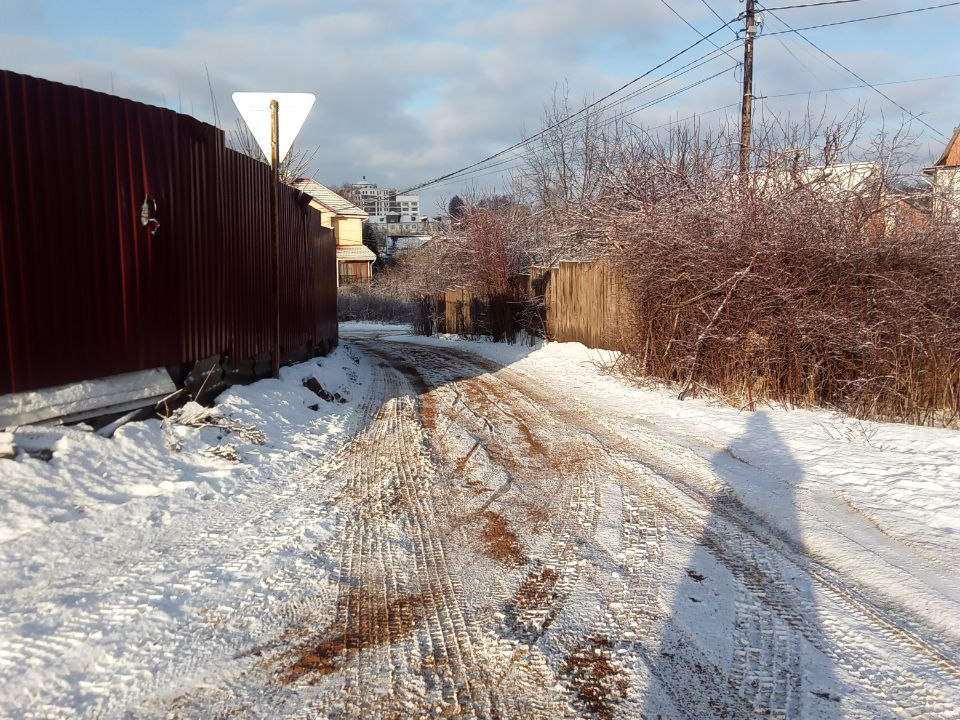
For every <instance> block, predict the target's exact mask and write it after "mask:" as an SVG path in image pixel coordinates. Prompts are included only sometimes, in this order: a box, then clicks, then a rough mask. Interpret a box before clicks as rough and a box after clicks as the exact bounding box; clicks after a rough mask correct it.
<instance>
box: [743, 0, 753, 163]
mask: <svg viewBox="0 0 960 720" xmlns="http://www.w3.org/2000/svg"><path fill="white" fill-rule="evenodd" d="M746 2H747V9H746V12H745V13H744V23H745V25H744V26H745V28H746V35H745V36H744V39H743V104H742V105H741V108H740V174H741V175H742V176H746V174H747V172H749V170H750V131H751V128H752V125H753V37H754V35H756V34H757V20H756V10H755V7H754V0H746Z"/></svg>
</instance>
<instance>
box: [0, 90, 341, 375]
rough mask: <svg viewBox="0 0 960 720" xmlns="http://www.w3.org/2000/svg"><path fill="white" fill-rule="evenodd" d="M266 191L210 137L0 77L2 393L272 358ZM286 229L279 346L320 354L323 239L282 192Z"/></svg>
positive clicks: (263, 175)
mask: <svg viewBox="0 0 960 720" xmlns="http://www.w3.org/2000/svg"><path fill="white" fill-rule="evenodd" d="M269 188H270V170H269V168H268V167H267V166H266V165H265V164H263V163H261V162H258V161H256V160H253V159H251V158H248V157H246V156H243V155H241V154H240V153H236V152H234V151H232V150H229V149H227V148H225V147H224V136H223V132H222V131H221V130H219V129H217V128H215V127H213V126H211V125H207V124H205V123H201V122H199V121H198V120H196V119H194V118H191V117H188V116H185V115H181V114H178V113H175V112H172V111H170V110H165V109H162V108H157V107H152V106H148V105H144V104H142V103H137V102H133V101H130V100H124V99H122V98H118V97H114V96H111V95H107V94H104V93H98V92H94V91H91V90H84V89H81V88H76V87H71V86H67V85H62V84H60V83H54V82H50V81H47V80H41V79H37V78H32V77H29V76H25V75H20V74H17V73H12V72H8V71H0V282H2V287H0V308H2V313H0V341H2V343H3V349H2V353H0V394H4V393H8V392H19V391H24V390H31V389H36V388H42V387H48V386H51V385H58V384H63V383H67V382H73V381H77V380H82V379H87V378H92V377H101V376H105V375H112V374H116V373H121V372H128V371H132V370H139V369H144V368H148V367H158V366H168V365H176V364H180V363H185V362H189V361H192V360H195V359H198V358H202V357H208V356H210V355H214V354H218V353H225V354H229V355H231V357H234V358H241V357H253V356H257V355H262V354H264V353H267V352H269V351H270V349H271V347H272V345H271V337H272V335H271V332H272V312H271V311H272V297H273V295H272V288H273V285H272V274H271V267H272V260H271V258H272V254H271V251H270V205H269ZM147 196H149V197H151V198H153V199H154V200H155V202H156V206H157V219H158V221H159V228H158V229H157V231H156V233H152V232H151V230H150V228H148V227H144V226H143V225H142V223H141V219H140V215H141V206H142V204H143V202H144V199H145V198H146V197H147ZM279 216H280V229H281V247H280V258H281V348H282V350H283V351H284V352H285V353H287V354H295V353H298V352H299V353H302V352H303V350H304V348H307V349H310V348H313V349H317V348H322V347H329V346H331V345H332V344H334V343H335V342H336V338H337V326H336V284H335V283H336V281H335V273H336V258H335V255H336V250H335V244H334V240H333V235H332V231H330V230H329V229H327V228H323V227H322V226H321V225H320V215H319V213H317V212H316V211H314V210H312V209H310V208H309V207H308V205H307V202H306V201H305V199H304V198H303V196H302V195H301V194H300V193H299V192H298V191H296V190H294V189H293V188H288V187H286V186H284V187H282V188H281V189H280V204H279Z"/></svg>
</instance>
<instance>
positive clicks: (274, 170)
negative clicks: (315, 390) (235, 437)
mask: <svg viewBox="0 0 960 720" xmlns="http://www.w3.org/2000/svg"><path fill="white" fill-rule="evenodd" d="M279 115H280V103H278V102H277V101H276V100H271V101H270V185H271V187H270V232H271V234H272V235H273V321H274V326H273V376H274V377H275V378H278V377H280V225H279V216H280V212H279V209H278V208H277V205H278V204H279V200H280V198H279V197H278V196H277V190H278V188H279V187H280V119H279Z"/></svg>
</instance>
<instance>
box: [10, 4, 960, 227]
mask: <svg viewBox="0 0 960 720" xmlns="http://www.w3.org/2000/svg"><path fill="white" fill-rule="evenodd" d="M814 1H816V0H814ZM944 1H947V0H911V1H910V2H906V1H904V0H857V1H855V2H849V3H844V4H837V5H829V6H825V7H819V8H798V9H790V10H780V11H777V12H776V15H777V16H779V18H781V19H783V20H785V21H786V22H788V23H789V24H790V25H792V26H793V27H795V28H799V27H805V26H808V25H815V24H820V23H825V22H834V21H838V20H845V19H851V18H859V17H864V16H867V15H876V14H881V13H887V12H895V11H899V10H904V9H908V8H917V7H923V6H925V5H933V4H939V3H940V2H944ZM802 2H804V0H768V1H767V2H765V3H764V4H765V5H767V6H768V7H771V8H775V7H779V6H782V5H790V4H798V3H802ZM669 3H670V6H672V7H673V9H674V10H676V12H677V13H679V14H680V15H681V16H682V17H683V18H684V19H685V20H686V21H687V22H689V23H690V24H692V25H693V26H694V27H695V28H698V29H699V30H700V31H701V32H703V33H709V32H711V31H713V30H715V29H718V28H719V27H720V26H721V24H722V23H721V22H720V20H718V19H717V17H716V16H715V15H714V14H713V12H714V11H715V12H716V14H717V15H719V16H720V17H722V18H723V20H724V21H726V20H731V19H733V18H735V17H737V15H738V14H739V13H740V12H742V9H743V5H742V3H741V2H739V1H738V0H669ZM711 8H712V9H711ZM763 19H764V21H763V27H762V31H761V35H760V37H759V38H758V40H757V43H756V55H755V76H754V77H755V81H754V82H755V93H756V94H757V95H758V96H764V95H765V96H767V97H766V98H765V99H762V100H760V101H758V107H757V112H758V114H764V113H777V114H779V115H781V116H786V115H788V114H789V115H790V116H791V117H799V116H801V115H803V114H804V112H805V111H806V108H807V107H808V104H809V107H811V108H812V109H813V110H814V111H815V112H816V113H817V114H819V113H821V112H825V113H826V114H827V115H828V116H830V117H833V116H840V115H843V114H844V113H846V112H848V111H849V110H850V109H851V108H855V107H858V106H862V107H863V108H864V111H865V112H866V113H867V114H868V115H869V117H870V119H871V123H872V126H873V127H880V126H881V125H882V126H884V127H895V126H899V124H900V121H901V119H902V118H903V117H904V113H903V111H902V110H900V109H899V108H898V107H896V105H894V104H892V103H890V102H889V101H887V100H885V99H883V98H881V97H880V96H879V95H878V94H877V93H875V92H874V91H873V90H871V89H869V88H859V89H853V90H846V91H842V92H830V93H812V94H808V93H809V91H814V90H824V89H831V88H840V87H847V86H851V85H859V84H860V82H859V81H858V80H857V79H856V78H854V77H853V76H851V75H850V74H849V73H848V72H847V71H845V70H843V69H841V68H839V67H838V66H837V65H835V64H834V63H832V62H831V61H830V60H829V59H827V58H826V57H825V56H823V55H822V54H820V53H819V52H818V51H817V50H815V49H813V48H812V47H810V46H809V45H807V44H806V43H805V42H804V41H803V40H802V39H800V38H799V37H797V36H796V35H793V34H784V35H772V34H771V33H772V32H774V31H777V30H782V29H784V26H783V25H780V24H779V21H778V20H777V19H776V18H775V17H773V16H772V15H771V14H770V13H767V14H764V16H763ZM737 26H738V24H734V25H733V26H731V27H732V28H733V29H722V30H721V31H720V32H718V33H717V34H716V35H713V36H711V40H713V41H715V42H716V43H717V44H718V45H723V44H724V43H727V42H733V41H734V40H735V34H734V30H735V29H736V27H737ZM958 29H960V6H954V7H949V8H943V9H939V10H933V11H930V12H922V13H916V14H911V15H903V16H899V17H895V18H887V19H882V20H874V21H869V22H860V23H854V24H848V25H840V26H836V27H830V28H820V29H816V30H810V31H807V32H805V33H804V34H805V35H806V36H807V37H808V38H810V39H811V40H813V41H814V42H815V43H816V44H817V45H819V46H820V47H821V48H823V49H824V50H826V51H827V52H828V53H830V54H831V55H833V56H834V57H835V58H837V59H838V60H839V61H840V62H842V63H843V64H844V65H847V66H848V67H849V68H850V69H851V70H853V71H854V72H856V73H857V74H859V75H860V76H861V77H863V78H864V79H866V80H868V81H869V82H871V83H884V82H894V81H901V80H915V79H917V78H930V77H935V76H943V75H950V74H958V75H960V43H957V42H956V34H957V30H958ZM699 38H700V36H699V35H698V34H697V33H696V31H695V30H694V29H691V28H690V27H689V26H687V25H686V24H684V22H683V21H682V20H681V19H680V18H678V17H677V15H676V14H674V13H673V12H671V10H670V9H669V8H668V7H667V6H666V4H665V3H664V2H663V0H633V1H629V0H514V1H513V2H508V1H493V2H482V1H481V2H477V1H476V0H474V1H473V2H466V0H443V1H441V0H407V2H402V3H401V2H387V0H356V1H354V2H338V1H337V0H309V1H307V0H233V1H230V0H168V1H166V2H161V1H159V0H154V1H153V2H137V1H136V0H100V1H99V2H83V1H81V0H74V1H71V2H67V1H64V0H0V67H2V68H4V69H8V70H14V71H16V72H21V73H26V74H29V75H34V76H38V77H44V78H49V79H52V80H58V81H61V82H65V83H69V84H73V85H82V86H83V87H87V88H92V89H95V90H100V91H104V92H110V93H113V94H116V95H120V96H122V97H127V98H131V99H135V100H139V101H142V102H147V103H150V104H154V105H159V106H163V107H167V108H170V109H173V110H177V111H179V112H184V113H187V114H190V115H193V116H195V117H197V118H199V119H200V120H203V121H206V122H215V121H216V120H217V117H216V116H215V114H214V112H213V103H212V101H211V87H212V89H213V93H214V95H215V97H216V102H217V105H218V107H219V123H220V125H221V127H224V128H225V129H227V130H229V129H230V128H232V127H233V126H234V122H235V118H236V116H237V114H236V111H235V109H234V108H233V104H232V102H231V99H230V96H231V93H232V92H234V91H237V90H251V91H261V90H275V91H288V92H313V93H315V94H316V95H317V104H316V105H315V107H314V110H313V112H312V114H311V116H310V117H309V118H308V120H307V122H306V124H305V125H304V127H303V130H302V131H301V134H300V136H299V137H298V139H297V145H296V146H297V147H301V148H308V149H311V151H312V150H313V149H316V156H315V160H314V164H315V167H314V177H315V178H316V179H318V180H320V181H321V182H324V183H327V184H340V183H342V182H348V181H356V180H359V179H360V178H361V177H363V176H365V177H366V178H367V180H369V181H371V182H376V183H378V184H380V186H382V187H384V186H386V187H397V188H398V189H404V188H406V187H410V186H413V185H416V184H419V183H420V182H423V181H425V180H429V179H432V178H434V177H437V176H440V175H442V174H445V173H446V172H449V171H451V170H455V169H458V168H460V167H462V166H464V165H468V164H470V163H472V162H475V161H477V160H479V159H481V158H483V157H485V156H487V155H489V154H491V153H493V152H496V151H498V150H500V149H502V148H504V147H507V146H509V145H511V144H513V143H514V142H516V141H517V140H519V139H521V138H522V137H524V136H525V135H529V134H531V133H533V132H536V130H537V129H538V128H539V127H540V122H541V118H542V113H543V108H544V105H545V103H547V102H548V101H549V100H550V98H551V96H552V95H553V94H554V92H555V91H556V90H557V88H567V92H568V93H569V96H570V98H571V100H572V101H574V102H579V101H581V100H583V99H584V98H587V99H595V98H598V97H600V96H602V95H605V94H606V93H607V92H609V91H610V90H613V89H614V88H616V87H618V86H620V85H622V84H623V83H625V82H627V81H629V80H630V79H632V78H634V77H636V76H638V75H640V74H642V73H644V72H646V71H647V70H649V69H650V68H651V67H653V66H655V65H657V64H658V63H660V62H662V61H663V60H665V59H666V58H668V57H670V56H671V55H673V54H674V53H675V52H677V51H679V50H681V49H683V48H684V47H686V46H688V45H690V44H691V43H693V42H695V41H696V40H698V39H699ZM711 50H713V48H712V47H711V46H710V45H708V44H707V43H706V42H702V43H701V44H700V45H698V46H697V47H696V48H694V49H693V50H691V51H689V52H688V53H686V54H685V55H683V56H681V57H680V58H678V59H677V60H675V61H673V63H671V64H670V65H668V66H666V67H665V68H664V70H663V71H666V70H668V69H670V68H673V67H677V66H679V65H681V64H683V63H684V62H687V61H689V60H693V59H695V58H696V57H699V56H700V55H702V54H704V53H706V52H708V51H711ZM729 52H730V54H731V55H732V58H731V57H727V56H724V55H720V54H719V53H718V57H717V59H715V60H713V61H711V62H710V63H709V64H707V65H704V66H703V67H701V68H699V69H697V70H694V71H692V72H691V73H689V74H687V75H684V76H683V77H682V78H679V79H677V80H675V81H674V82H672V83H671V84H668V85H664V86H662V87H659V88H657V89H654V90H651V91H649V92H648V93H645V94H644V95H642V96H639V97H637V98H634V99H632V100H630V101H627V102H626V103H625V104H624V105H623V108H624V109H628V108H634V107H637V105H639V104H640V103H642V102H644V101H646V100H649V99H656V98H658V97H660V96H662V95H664V94H666V93H669V92H671V91H672V90H675V89H680V88H682V87H684V86H685V85H687V84H689V83H691V82H694V81H696V80H699V79H701V78H705V77H707V76H710V75H714V74H716V73H719V74H718V75H717V76H716V77H715V78H713V79H712V80H709V81H707V82H704V83H703V84H702V85H699V86H697V87H695V88H692V89H690V90H688V91H686V92H683V93H681V94H679V95H677V96H675V97H672V98H670V99H668V100H665V101H662V102H660V103H658V104H656V105H653V106H651V107H649V108H646V109H643V110H639V111H637V112H635V113H633V114H632V115H630V116H629V120H630V121H631V122H633V123H636V124H638V125H641V126H645V127H648V128H649V127H655V126H657V125H661V124H663V123H666V122H670V121H672V120H677V119H679V118H685V117H687V116H689V115H691V114H694V113H698V114H699V113H706V114H704V115H703V116H702V118H701V122H703V123H705V124H711V123H719V122H734V121H735V120H736V118H737V117H738V115H739V109H738V107H737V106H736V103H738V102H739V97H740V75H739V71H738V70H735V69H733V65H734V61H735V60H737V59H739V58H740V56H741V55H742V48H741V47H740V46H738V45H734V46H733V47H731V48H730V50H729ZM727 68H729V69H727ZM663 71H661V72H663ZM208 74H209V82H208V79H207V78H208ZM657 76H658V75H656V74H654V75H651V76H650V78H655V77H657ZM635 87H637V85H634V86H632V88H635ZM632 88H631V89H632ZM881 89H882V90H883V92H884V93H886V94H887V95H889V96H890V97H891V98H893V99H894V100H895V101H896V102H897V103H899V104H900V105H902V106H903V107H904V108H906V109H907V110H909V111H910V112H911V113H913V114H914V115H918V116H920V117H921V118H922V119H923V120H924V122H926V123H928V124H929V125H930V126H932V127H933V128H935V129H936V130H937V131H939V132H940V133H942V134H943V135H946V136H948V137H949V135H950V134H951V133H952V130H953V128H954V127H955V126H956V125H958V124H960V77H946V78H944V77H940V79H934V80H925V81H922V82H909V83H903V84H896V85H885V86H883V87H882V88H881ZM784 93H799V94H796V95H791V96H789V97H779V98H776V97H772V96H773V95H778V94H784ZM729 104H734V106H733V107H730V108H726V109H725V110H720V111H715V112H707V111H710V110H713V109H714V108H718V107H721V106H724V105H729ZM912 129H913V130H914V132H915V134H916V143H915V148H914V150H915V153H916V156H917V161H918V163H919V164H920V165H923V164H926V163H929V162H930V161H931V160H932V159H935V158H936V156H937V155H938V154H939V153H940V151H941V150H942V148H943V145H944V143H945V140H944V139H943V137H942V136H940V135H938V134H936V133H935V132H934V131H932V130H930V129H928V128H926V127H924V126H923V125H922V124H920V123H919V122H917V121H913V124H912ZM513 165H514V163H512V162H507V163H504V164H503V165H500V166H498V167H496V168H494V170H493V171H489V170H488V171H487V172H485V173H476V174H474V175H473V176H471V177H469V178H468V179H467V180H462V181H457V182H452V183H446V184H442V185H439V186H434V187H432V188H430V189H428V190H424V191H423V197H422V202H421V206H422V207H423V208H424V211H425V212H429V214H431V215H432V214H436V213H437V211H438V207H439V205H440V204H442V203H443V202H445V201H446V200H447V199H449V198H450V197H451V196H452V195H454V194H456V193H462V192H463V191H464V190H465V189H467V188H468V187H469V186H472V187H474V188H476V189H479V190H487V189H489V190H496V189H497V187H498V184H499V183H502V182H503V181H504V178H505V177H506V175H507V173H508V172H509V169H510V168H511V167H512V166H513Z"/></svg>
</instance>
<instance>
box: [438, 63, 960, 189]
mask: <svg viewBox="0 0 960 720" xmlns="http://www.w3.org/2000/svg"><path fill="white" fill-rule="evenodd" d="M730 69H731V68H726V69H724V70H723V71H721V73H722V72H727V71H728V70H730ZM956 77H960V73H951V74H948V75H930V76H926V77H918V78H908V79H906V80H888V81H885V82H878V83H873V85H875V86H878V87H885V86H889V85H906V84H909V83H917V82H930V81H933V80H947V79H950V78H956ZM708 79H711V78H704V80H702V81H698V82H697V83H694V85H699V84H701V83H702V82H705V81H706V80H708ZM865 87H871V85H869V84H863V85H846V86H843V87H833V88H818V89H807V90H793V91H790V92H783V93H775V94H772V95H757V99H776V98H785V97H795V96H798V95H815V94H819V93H832V92H843V91H845V90H859V89H861V88H865ZM687 89H689V88H687ZM681 90H682V89H681ZM674 94H675V93H671V94H670V95H668V96H664V97H663V98H658V99H657V100H656V101H651V103H650V104H648V105H641V106H638V107H635V108H632V109H631V110H628V111H626V112H624V113H623V114H622V116H621V117H626V116H628V115H631V114H633V113H636V112H639V111H640V110H645V109H647V107H649V106H650V105H652V104H655V103H656V102H659V101H661V100H663V99H668V98H669V97H672V96H673V95H674ZM739 106H740V103H739V102H733V103H727V104H726V105H720V106H718V107H715V108H711V109H710V110H703V111H701V112H696V113H693V114H691V115H687V116H685V117H682V118H677V119H676V120H671V121H669V122H665V123H662V124H660V125H654V126H653V127H650V128H643V127H642V126H641V125H636V124H634V123H631V122H629V121H627V122H628V124H630V125H633V126H634V127H637V128H640V129H642V130H644V131H645V132H653V131H655V130H662V129H663V128H666V127H672V126H674V125H679V124H680V123H684V122H687V121H688V120H695V119H697V118H698V117H703V116H704V115H711V114H713V113H715V112H720V111H721V110H729V109H731V108H735V107H739ZM614 119H619V118H614ZM605 122H606V121H605ZM517 160H522V159H521V158H519V157H511V158H508V159H506V160H501V161H500V162H498V163H493V164H492V165H488V166H486V167H484V168H478V169H477V170H474V171H473V172H471V173H467V174H465V175H463V176H460V177H456V178H453V179H451V180H448V181H446V182H443V183H438V184H437V185H436V186H435V187H446V186H449V185H453V184H455V183H457V182H459V181H461V180H465V179H475V178H479V177H487V176H489V175H496V174H501V173H505V172H509V171H511V170H516V169H518V168H521V167H523V162H516V161H517ZM508 163H515V164H513V165H509V166H508V167H500V169H498V170H490V169H491V168H495V167H498V166H503V165H508ZM487 171H489V172H487Z"/></svg>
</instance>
